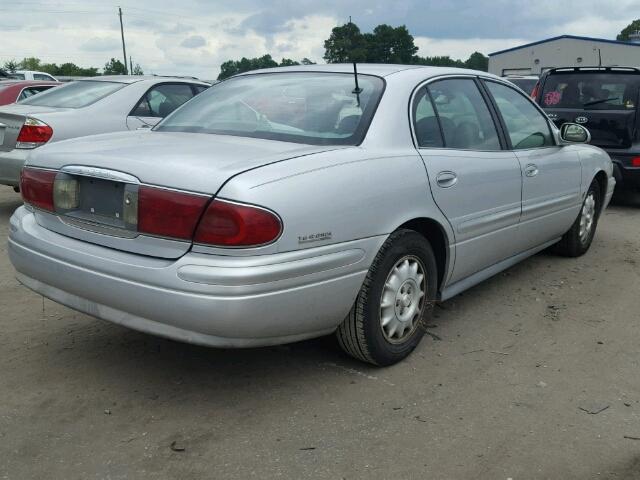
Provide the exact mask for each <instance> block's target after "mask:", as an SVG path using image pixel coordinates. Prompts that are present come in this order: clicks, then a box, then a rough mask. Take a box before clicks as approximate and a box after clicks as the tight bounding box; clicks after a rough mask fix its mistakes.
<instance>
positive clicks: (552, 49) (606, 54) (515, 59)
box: [489, 38, 640, 76]
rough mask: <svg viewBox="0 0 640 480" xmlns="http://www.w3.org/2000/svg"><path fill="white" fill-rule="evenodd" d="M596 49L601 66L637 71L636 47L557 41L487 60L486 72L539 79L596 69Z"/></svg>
mask: <svg viewBox="0 0 640 480" xmlns="http://www.w3.org/2000/svg"><path fill="white" fill-rule="evenodd" d="M598 49H600V54H601V56H602V65H603V66H630V67H640V45H639V44H629V45H625V44H620V43H609V42H600V41H595V40H579V39H575V38H560V39H557V40H553V41H550V42H545V43H539V44H537V45H532V46H531V47H525V48H519V49H517V50H512V51H510V52H504V53H499V54H496V55H492V56H490V57H489V72H490V73H494V74H496V75H500V76H503V75H508V74H512V75H530V74H534V75H539V74H540V73H542V72H543V71H545V70H547V69H549V68H554V67H579V66H597V65H598Z"/></svg>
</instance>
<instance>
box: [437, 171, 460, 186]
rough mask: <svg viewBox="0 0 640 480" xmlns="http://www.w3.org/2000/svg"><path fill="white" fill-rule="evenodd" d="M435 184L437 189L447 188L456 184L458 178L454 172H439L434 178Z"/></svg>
mask: <svg viewBox="0 0 640 480" xmlns="http://www.w3.org/2000/svg"><path fill="white" fill-rule="evenodd" d="M436 182H437V184H438V186H439V187H442V188H449V187H453V186H454V185H455V184H456V183H458V177H457V175H456V174H455V173H454V172H440V173H439V174H438V176H437V177H436Z"/></svg>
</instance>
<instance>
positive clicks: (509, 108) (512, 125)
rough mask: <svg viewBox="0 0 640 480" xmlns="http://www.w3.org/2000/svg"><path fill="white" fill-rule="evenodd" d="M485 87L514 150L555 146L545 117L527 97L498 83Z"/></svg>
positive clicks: (490, 83) (488, 83)
mask: <svg viewBox="0 0 640 480" xmlns="http://www.w3.org/2000/svg"><path fill="white" fill-rule="evenodd" d="M486 85H487V87H488V88H489V91H490V92H491V95H492V96H493V99H494V100H495V102H496V105H498V110H500V114H501V115H502V119H503V120H504V123H505V126H506V127H507V133H508V134H509V138H510V139H511V146H512V147H513V149H514V150H524V149H529V148H540V147H549V146H552V145H555V143H554V141H553V137H552V136H551V129H550V128H549V123H548V122H547V120H546V117H545V116H544V115H543V114H542V113H541V112H540V111H539V110H538V109H537V108H536V107H535V106H534V105H533V103H531V101H530V100H529V99H528V98H527V97H525V96H524V95H522V94H521V93H520V92H518V91H516V90H515V89H513V88H511V87H507V86H505V85H501V84H499V83H495V82H486Z"/></svg>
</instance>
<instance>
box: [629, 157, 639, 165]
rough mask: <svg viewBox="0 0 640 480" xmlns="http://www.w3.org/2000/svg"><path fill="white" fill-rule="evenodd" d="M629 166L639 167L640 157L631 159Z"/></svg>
mask: <svg viewBox="0 0 640 480" xmlns="http://www.w3.org/2000/svg"><path fill="white" fill-rule="evenodd" d="M631 166H632V167H640V157H633V158H632V159H631Z"/></svg>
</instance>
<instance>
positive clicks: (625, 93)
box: [540, 72, 640, 110]
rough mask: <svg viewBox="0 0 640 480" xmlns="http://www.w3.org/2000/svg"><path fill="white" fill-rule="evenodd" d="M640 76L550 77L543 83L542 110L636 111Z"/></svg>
mask: <svg viewBox="0 0 640 480" xmlns="http://www.w3.org/2000/svg"><path fill="white" fill-rule="evenodd" d="M639 87H640V74H631V73H610V72H607V73H600V72H586V73H582V72H572V73H557V74H550V75H549V76H548V77H547V80H546V81H545V83H544V90H543V92H542V99H541V101H540V103H541V105H542V107H543V108H573V109H585V110H633V109H635V108H636V104H637V102H638V88H639Z"/></svg>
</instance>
